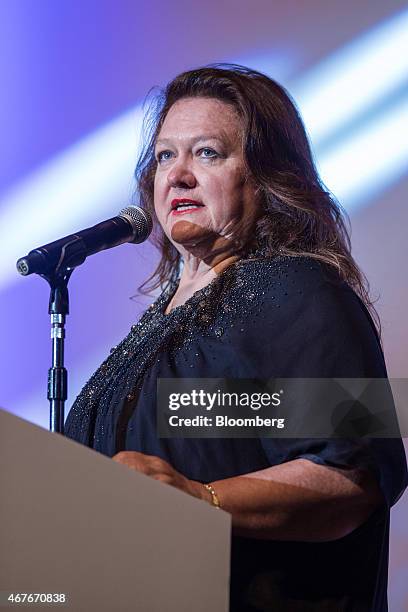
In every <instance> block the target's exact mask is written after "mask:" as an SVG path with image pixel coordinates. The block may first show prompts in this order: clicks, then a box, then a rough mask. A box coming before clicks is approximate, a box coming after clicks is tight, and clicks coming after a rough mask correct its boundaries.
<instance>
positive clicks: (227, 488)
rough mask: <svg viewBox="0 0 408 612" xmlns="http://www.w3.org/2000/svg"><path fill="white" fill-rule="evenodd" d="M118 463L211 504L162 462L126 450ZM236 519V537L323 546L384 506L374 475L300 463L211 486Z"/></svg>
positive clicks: (117, 458)
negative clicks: (318, 543)
mask: <svg viewBox="0 0 408 612" xmlns="http://www.w3.org/2000/svg"><path fill="white" fill-rule="evenodd" d="M113 459H114V460H115V461H117V462H118V463H123V464H124V465H127V466H128V467H130V468H132V469H134V470H136V471H139V472H142V473H144V474H147V475H148V476H151V477H152V478H154V479H156V480H160V481H161V482H164V483H166V484H170V485H172V486H175V487H177V488H178V489H181V490H182V491H185V492H186V493H189V494H190V495H193V496H194V497H197V498H199V499H202V500H205V501H208V502H209V503H211V502H212V495H211V493H210V492H209V491H208V490H207V489H206V488H205V487H204V486H203V484H202V483H200V482H197V481H194V480H189V479H188V478H186V477H185V476H183V475H182V474H180V473H179V472H177V471H176V470H174V468H172V466H171V465H170V464H168V463H167V462H166V461H163V460H162V459H160V458H159V457H153V456H150V455H144V454H143V453H138V452H133V451H123V452H121V453H118V454H117V455H115V456H114V457H113ZM211 484H212V486H213V488H214V490H215V492H216V494H217V496H218V498H219V501H220V504H221V507H222V508H223V509H224V510H226V511H227V512H230V513H231V514H232V525H233V529H234V532H235V533H236V535H242V536H247V537H252V538H262V539H273V540H297V541H304V542H307V541H309V542H319V541H321V542H324V541H329V540H336V539H338V538H341V537H343V536H346V535H347V534H348V533H350V532H351V531H353V530H354V529H356V527H358V526H359V525H361V524H362V523H363V522H364V521H366V520H367V518H368V517H369V516H370V515H371V514H372V512H373V511H374V510H375V508H376V507H378V506H379V505H380V504H381V503H382V502H383V497H382V493H381V491H380V489H379V486H378V484H377V483H376V480H375V478H374V476H373V475H372V474H371V472H368V471H367V470H359V469H353V470H340V469H337V468H332V467H328V466H322V465H317V464H315V463H313V462H312V461H309V460H307V459H295V460H293V461H288V462H287V463H283V464H280V465H276V466H273V467H270V468H266V469H264V470H260V471H258V472H253V473H251V474H244V475H242V476H236V477H234V478H226V479H225V480H218V481H215V482H212V483H211Z"/></svg>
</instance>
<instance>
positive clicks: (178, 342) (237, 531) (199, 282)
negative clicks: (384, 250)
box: [66, 65, 407, 612]
mask: <svg viewBox="0 0 408 612" xmlns="http://www.w3.org/2000/svg"><path fill="white" fill-rule="evenodd" d="M148 119H149V121H148V122H147V124H146V125H147V126H150V131H149V133H148V134H147V140H146V143H145V148H144V151H143V153H142V155H141V157H140V159H139V162H138V165H137V168H136V179H137V184H138V189H139V193H140V200H141V206H142V207H144V208H145V209H147V210H148V211H149V212H150V213H151V214H152V216H153V221H154V239H155V241H156V244H157V246H158V248H159V250H160V253H161V259H160V262H159V265H158V267H157V270H156V272H155V273H154V275H153V277H152V278H151V279H150V288H151V289H152V288H158V287H160V288H161V289H162V293H161V294H160V296H159V297H158V299H157V300H156V301H155V302H154V304H152V306H150V308H148V310H147V311H146V312H145V313H144V315H143V316H142V318H141V319H140V321H139V322H138V323H137V324H136V325H134V326H133V327H132V329H131V331H130V333H129V335H128V336H127V337H126V338H125V339H124V340H123V341H122V342H121V343H120V344H119V345H118V346H117V347H115V348H114V349H113V350H112V351H111V354H110V355H109V357H108V358H107V359H106V360H105V361H104V362H103V363H102V365H101V366H100V367H99V369H98V370H97V371H96V372H95V374H94V375H93V376H92V377H91V379H90V380H89V381H88V383H87V384H86V385H85V387H84V388H83V390H82V391H81V393H80V395H79V396H78V398H77V399H76V401H75V403H74V405H73V407H72V409H71V411H70V413H69V415H68V418H67V422H66V435H67V436H69V437H71V438H73V439H74V440H77V441H78V442H81V443H83V444H86V445H88V446H90V447H92V448H94V449H96V450H97V451H99V452H101V453H104V454H105V455H108V456H110V457H113V459H114V460H115V461H118V462H120V463H123V464H125V465H127V466H129V467H130V468H132V469H134V470H137V471H139V472H143V473H144V474H147V475H149V476H151V477H152V478H155V479H157V480H160V481H162V482H165V483H167V484H170V485H172V486H175V487H177V488H179V489H181V490H182V491H185V492H186V493H188V494H190V495H193V496H195V497H197V498H200V499H202V500H205V501H206V502H208V503H210V504H214V505H216V506H220V507H221V508H223V509H224V510H226V511H227V512H230V513H231V515H232V524H233V538H232V558H231V611H233V612H239V611H247V612H250V611H253V612H255V611H270V610H274V611H279V612H285V611H288V612H289V611H290V612H296V611H297V610H301V611H309V610H310V611H312V610H313V611H319V610H320V611H323V610H324V611H333V612H334V611H336V612H339V611H341V610H344V611H346V610H347V611H348V612H352V611H356V612H357V610H358V611H366V610H367V611H378V612H380V611H381V612H383V611H385V610H387V591H386V588H387V561H388V527H389V509H390V506H391V505H392V504H393V503H395V501H396V500H397V499H398V498H399V496H400V495H401V493H402V491H403V489H404V488H405V486H406V481H407V472H406V463H405V456H404V451H403V447H402V443H401V440H399V439H367V438H364V439H358V438H334V437H333V438H328V439H326V438H298V439H293V438H291V439H284V438H262V437H259V438H252V439H250V438H241V439H239V438H223V439H221V438H219V439H203V438H201V439H200V438H160V437H159V436H158V433H157V427H156V383H157V380H158V379H161V378H231V379H237V378H251V379H253V378H256V379H270V378H276V377H279V378H285V379H291V378H324V379H332V378H386V376H387V374H386V369H385V364H384V358H383V354H382V350H381V345H380V342H379V337H378V334H377V331H376V326H375V324H374V323H373V320H372V318H371V316H370V314H369V313H370V312H373V309H372V305H371V303H370V300H369V297H368V291H367V289H366V284H365V280H364V277H363V275H362V274H361V272H360V271H359V269H358V267H357V265H356V263H355V262H354V260H353V258H352V256H351V253H350V244H349V238H348V235H347V231H346V228H345V225H344V222H343V219H342V215H341V211H340V209H339V207H338V205H337V204H336V202H335V201H334V199H333V198H332V197H331V196H330V194H329V193H328V192H327V191H326V190H325V189H324V186H323V185H322V183H321V181H320V179H319V177H318V175H317V172H316V169H315V167H314V164H313V160H312V155H311V151H310V147H309V144H308V140H307V137H306V133H305V129H304V127H303V124H302V121H301V119H300V117H299V114H298V112H297V110H296V108H295V106H294V104H293V102H292V101H291V99H290V97H289V96H288V94H287V93H286V91H285V90H284V89H283V88H282V87H281V86H280V85H278V84H277V83H276V82H274V81H273V80H271V79H269V78H268V77H266V76H265V75H263V74H260V73H258V72H256V71H253V70H249V69H247V68H244V67H241V66H235V65H234V66H229V65H227V66H225V65H224V66H215V67H205V68H200V69H197V70H192V71H190V72H185V73H183V74H181V75H179V76H178V77H176V78H175V79H174V80H173V81H172V82H171V83H170V84H169V85H168V86H167V87H166V89H165V90H164V92H163V93H162V95H161V96H159V97H158V98H157V100H156V105H155V106H154V108H151V109H150V115H149V117H148Z"/></svg>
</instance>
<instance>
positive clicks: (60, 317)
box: [44, 269, 73, 434]
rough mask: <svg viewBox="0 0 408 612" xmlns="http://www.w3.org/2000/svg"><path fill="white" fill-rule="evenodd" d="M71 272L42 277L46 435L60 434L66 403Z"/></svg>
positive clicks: (61, 432) (62, 430)
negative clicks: (48, 360) (47, 363)
mask: <svg viewBox="0 0 408 612" xmlns="http://www.w3.org/2000/svg"><path fill="white" fill-rule="evenodd" d="M72 271H73V270H72V269H70V270H65V273H64V274H58V275H56V276H54V277H49V278H47V277H44V278H46V280H47V281H48V282H49V285H50V288H51V292H50V301H49V306H48V312H49V314H50V315H51V341H52V366H51V368H50V369H49V370H48V391H47V398H48V400H49V402H50V431H53V432H57V433H60V434H63V433H64V407H65V401H66V399H67V396H68V393H67V390H68V389H67V370H66V369H65V367H64V341H65V316H66V315H67V314H69V296H68V281H69V278H70V276H71V274H72Z"/></svg>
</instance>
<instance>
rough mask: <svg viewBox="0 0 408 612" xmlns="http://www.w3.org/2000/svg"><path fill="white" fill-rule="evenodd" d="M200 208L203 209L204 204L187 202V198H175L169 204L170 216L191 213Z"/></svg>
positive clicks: (194, 201)
mask: <svg viewBox="0 0 408 612" xmlns="http://www.w3.org/2000/svg"><path fill="white" fill-rule="evenodd" d="M200 208H204V204H201V202H197V201H196V200H189V199H188V198H176V199H174V200H172V202H171V214H172V215H182V214H186V213H191V212H194V211H197V210H200Z"/></svg>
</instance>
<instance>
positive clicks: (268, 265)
mask: <svg viewBox="0 0 408 612" xmlns="http://www.w3.org/2000/svg"><path fill="white" fill-rule="evenodd" d="M231 276H233V277H234V281H235V282H234V283H231V285H233V286H234V288H235V290H236V291H237V292H239V291H241V293H242V289H243V287H245V286H246V287H247V288H250V287H251V288H252V289H253V290H255V291H256V294H257V295H260V296H262V295H266V294H267V292H268V293H269V292H275V293H279V294H282V295H283V296H284V297H289V296H292V297H293V296H294V295H298V296H300V295H302V296H303V298H304V297H305V296H312V295H313V294H315V293H316V292H319V291H322V290H326V291H329V292H330V291H332V292H334V293H336V292H338V291H339V290H340V291H346V292H351V293H352V294H353V295H355V294H354V291H352V289H351V288H350V287H349V286H348V285H347V283H345V282H344V281H343V280H342V279H341V278H340V276H339V274H338V272H337V271H336V269H335V268H334V267H333V266H329V265H327V264H325V263H324V262H322V261H319V260H318V259H316V258H314V257H311V256H298V257H295V256H293V257H289V256H278V257H261V258H253V259H246V260H242V261H240V262H239V263H238V264H236V269H235V271H234V272H233V273H232V274H231Z"/></svg>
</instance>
